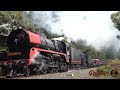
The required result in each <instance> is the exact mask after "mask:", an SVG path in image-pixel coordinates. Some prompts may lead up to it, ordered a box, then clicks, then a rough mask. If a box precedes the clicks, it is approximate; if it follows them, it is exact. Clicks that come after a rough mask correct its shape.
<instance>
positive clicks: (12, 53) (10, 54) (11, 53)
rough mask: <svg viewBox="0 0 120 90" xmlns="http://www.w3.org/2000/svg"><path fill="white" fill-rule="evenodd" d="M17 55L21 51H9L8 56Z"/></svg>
mask: <svg viewBox="0 0 120 90" xmlns="http://www.w3.org/2000/svg"><path fill="white" fill-rule="evenodd" d="M15 55H21V52H10V53H8V56H15Z"/></svg>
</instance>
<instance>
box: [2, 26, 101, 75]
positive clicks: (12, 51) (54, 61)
mask: <svg viewBox="0 0 120 90" xmlns="http://www.w3.org/2000/svg"><path fill="white" fill-rule="evenodd" d="M6 44H7V47H8V50H7V51H0V68H1V73H2V76H7V77H13V76H16V75H18V74H23V75H25V76H29V75H31V74H40V73H43V74H46V73H53V72H61V71H68V70H69V69H74V68H78V69H79V68H82V67H93V66H98V65H102V64H103V63H102V62H101V61H100V60H95V59H93V58H92V57H91V56H90V55H89V54H88V53H87V52H83V51H81V50H78V49H76V48H73V47H71V46H70V45H69V44H67V43H65V42H64V41H60V40H54V39H47V38H46V37H45V36H42V35H40V34H37V33H34V32H31V31H29V30H25V29H23V28H21V27H18V28H17V29H16V30H13V31H12V32H10V34H9V35H8V36H7V38H6Z"/></svg>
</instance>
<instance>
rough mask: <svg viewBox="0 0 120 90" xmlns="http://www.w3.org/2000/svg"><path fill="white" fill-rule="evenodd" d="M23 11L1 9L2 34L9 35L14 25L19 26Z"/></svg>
mask: <svg viewBox="0 0 120 90" xmlns="http://www.w3.org/2000/svg"><path fill="white" fill-rule="evenodd" d="M22 13H23V11H0V34H2V35H8V34H9V33H10V31H11V30H12V26H14V25H15V26H17V25H18V24H19V23H20V21H21V18H22Z"/></svg>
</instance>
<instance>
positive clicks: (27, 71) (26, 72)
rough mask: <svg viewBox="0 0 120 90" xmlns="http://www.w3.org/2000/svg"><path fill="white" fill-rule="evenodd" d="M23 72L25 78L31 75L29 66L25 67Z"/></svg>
mask: <svg viewBox="0 0 120 90" xmlns="http://www.w3.org/2000/svg"><path fill="white" fill-rule="evenodd" d="M23 71H24V75H25V76H29V75H30V68H29V67H28V66H27V65H25V66H24V69H23Z"/></svg>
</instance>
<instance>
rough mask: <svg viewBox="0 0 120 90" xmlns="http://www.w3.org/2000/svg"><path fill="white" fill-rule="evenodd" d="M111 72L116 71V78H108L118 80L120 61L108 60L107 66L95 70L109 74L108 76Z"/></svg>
mask: <svg viewBox="0 0 120 90" xmlns="http://www.w3.org/2000/svg"><path fill="white" fill-rule="evenodd" d="M112 70H117V71H118V76H117V77H110V78H116V79H120V61H119V60H108V64H107V65H104V66H100V67H98V68H97V71H101V72H109V75H110V72H111V71H112Z"/></svg>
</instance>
